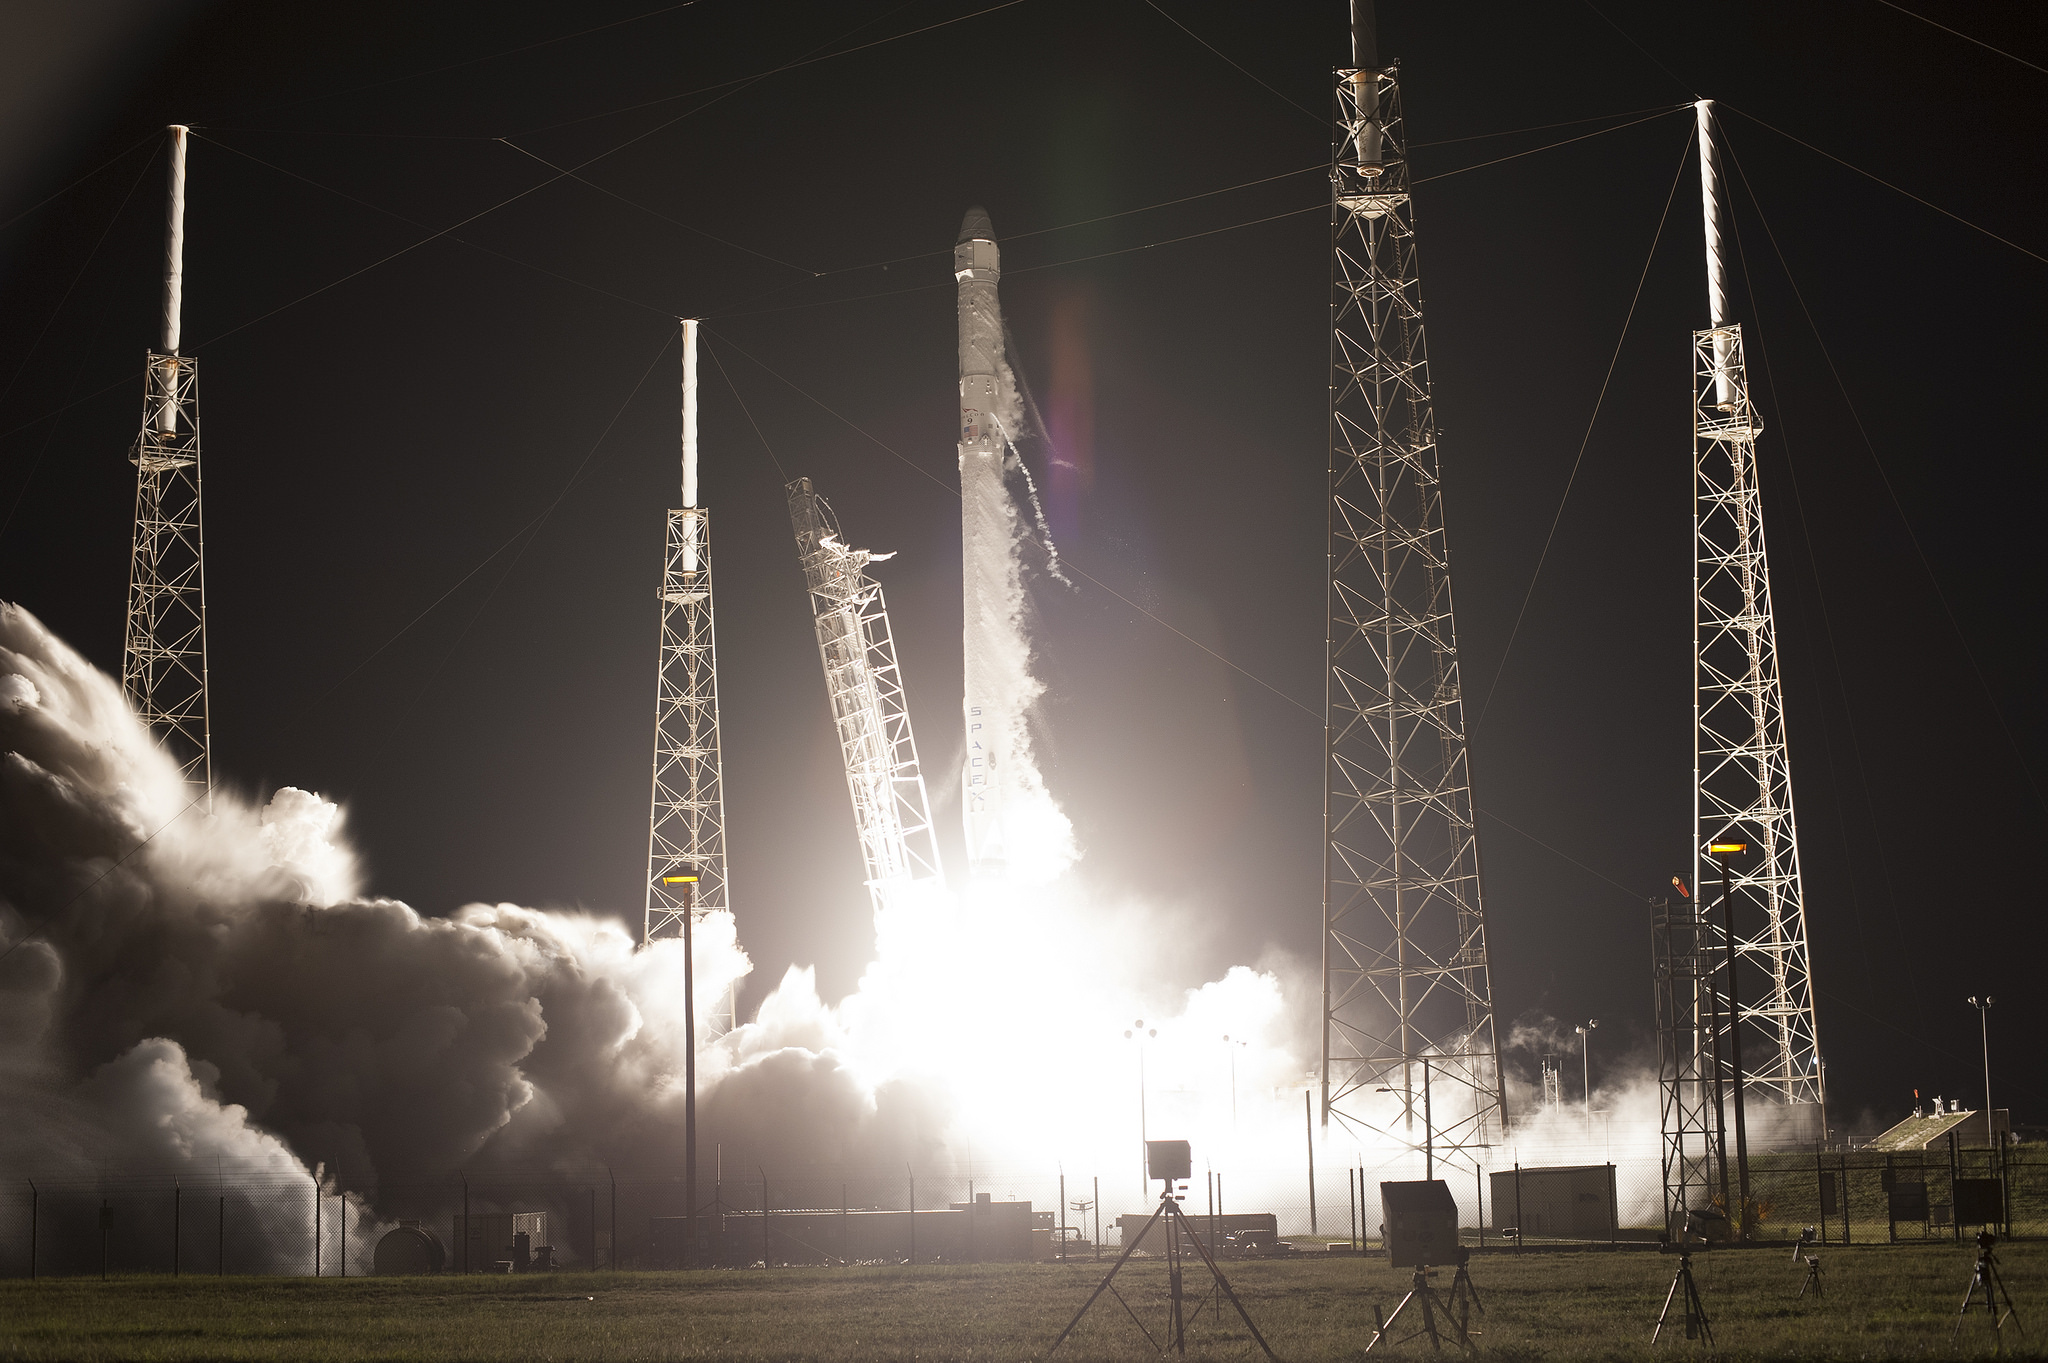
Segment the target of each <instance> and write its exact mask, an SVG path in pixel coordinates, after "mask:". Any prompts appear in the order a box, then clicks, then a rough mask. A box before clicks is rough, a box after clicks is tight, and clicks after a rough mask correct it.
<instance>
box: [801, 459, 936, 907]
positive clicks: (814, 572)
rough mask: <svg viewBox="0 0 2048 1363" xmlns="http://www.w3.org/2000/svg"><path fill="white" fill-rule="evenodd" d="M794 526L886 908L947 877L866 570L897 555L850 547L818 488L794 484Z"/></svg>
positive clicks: (843, 749) (871, 876) (853, 789)
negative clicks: (907, 891)
mask: <svg viewBox="0 0 2048 1363" xmlns="http://www.w3.org/2000/svg"><path fill="white" fill-rule="evenodd" d="M788 492H789V521H790V526H791V528H792V529H794V530H795V531H796V543H797V556H798V558H799V559H800V560H801V562H802V564H803V570H804V583H805V585H806V586H808V587H809V588H810V593H811V611H812V614H813V615H814V616H815V617H816V621H817V629H818V656H819V659H820V660H821V661H822V662H823V663H824V666H825V690H826V692H827V693H828V694H829V695H830V697H831V700H832V719H833V722H834V723H835V724H837V725H838V728H839V750H840V755H841V756H842V757H843V758H844V760H845V763H846V789H847V793H848V794H849V795H851V796H852V797H853V819H854V825H855V827H856V829H857V830H858V832H859V834H860V847H861V854H862V856H864V857H865V858H866V859H867V871H868V893H869V895H870V896H872V898H873V900H874V906H875V908H876V909H877V910H880V909H882V908H884V907H886V906H887V905H888V903H889V901H890V899H891V897H892V896H896V895H900V894H901V893H902V891H904V890H905V889H907V888H908V887H910V886H911V885H912V884H914V883H916V882H918V881H938V880H940V879H941V872H940V867H939V844H938V840H937V838H936V837H935V836H934V834H933V831H932V811H931V802H930V800H929V799H927V797H926V795H925V787H924V773H923V771H922V770H921V769H920V768H919V767H918V764H917V744H916V743H915V742H913V741H912V739H911V733H910V711H909V708H908V707H907V706H906V705H905V703H904V698H903V671H902V669H901V668H900V667H899V666H898V665H897V662H896V639H895V636H894V635H893V634H892V633H891V632H890V630H889V609H888V606H887V605H886V603H884V601H883V600H882V587H881V584H880V583H878V582H875V581H873V580H872V579H871V578H869V577H868V575H867V565H868V564H870V563H874V562H878V561H880V560H882V559H886V558H890V557H893V555H890V554H875V553H870V552H869V551H867V550H865V549H854V548H851V547H850V546H848V545H847V544H846V543H845V542H844V541H843V540H842V539H841V538H840V534H839V526H838V523H837V522H836V521H835V520H834V519H833V516H832V508H831V507H830V506H829V505H827V504H826V502H825V499H824V498H823V497H820V496H819V495H818V494H817V493H816V492H815V491H814V490H813V489H812V487H811V480H810V479H808V478H799V479H797V480H796V481H795V482H793V483H791V484H790V485H789V488H788Z"/></svg>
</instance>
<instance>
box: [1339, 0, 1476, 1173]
mask: <svg viewBox="0 0 2048 1363" xmlns="http://www.w3.org/2000/svg"><path fill="white" fill-rule="evenodd" d="M1352 58H1353V62H1354V63H1355V65H1356V67H1357V69H1355V70H1344V71H1339V72H1338V73H1337V90H1336V127H1335V136H1334V145H1333V149H1332V158H1331V168H1330V178H1331V183H1332V186H1333V191H1334V192H1333V206H1332V223H1331V226H1332V261H1333V263H1332V270H1331V304H1330V306H1331V333H1330V365H1331V375H1330V541H1329V553H1330V565H1329V573H1330V576H1329V597H1328V628H1329V642H1328V650H1329V652H1328V661H1329V667H1328V674H1327V686H1328V690H1327V693H1326V701H1325V704H1326V709H1325V719H1324V753H1325V757H1324V781H1325V785H1324V806H1323V808H1324V814H1323V819H1324V838H1325V846H1324V860H1323V1056H1322V1070H1321V1082H1322V1102H1323V1119H1324V1121H1325V1122H1326V1123H1327V1122H1328V1121H1329V1120H1330V1119H1331V1118H1332V1117H1335V1118H1337V1119H1338V1120H1339V1121H1341V1122H1343V1123H1345V1124H1347V1125H1350V1126H1354V1127H1357V1128H1361V1129H1368V1130H1381V1131H1384V1130H1387V1126H1386V1125H1385V1124H1384V1122H1383V1119H1376V1118H1375V1117H1374V1115H1373V1114H1374V1112H1375V1110H1377V1111H1379V1112H1382V1113H1383V1112H1384V1111H1385V1110H1386V1109H1385V1107H1384V1105H1383V1100H1382V1099H1381V1098H1379V1097H1377V1096H1376V1094H1375V1090H1378V1089H1381V1088H1385V1089H1389V1090H1392V1099H1393V1101H1394V1102H1396V1103H1398V1104H1399V1107H1400V1112H1399V1117H1398V1118H1397V1120H1396V1122H1395V1123H1394V1125H1395V1126H1396V1127H1397V1129H1396V1130H1394V1131H1392V1132H1390V1134H1392V1135H1394V1136H1395V1138H1396V1139H1398V1140H1402V1141H1405V1142H1408V1143H1411V1144H1414V1145H1416V1146H1418V1147H1419V1146H1420V1144H1421V1142H1422V1138H1423V1113H1422V1111H1421V1109H1422V1108H1423V1106H1424V1101H1425V1094H1424V1086H1425V1085H1426V1084H1428V1085H1432V1086H1433V1089H1432V1092H1431V1094H1430V1095H1429V1097H1430V1098H1431V1099H1433V1101H1432V1102H1431V1104H1430V1106H1431V1108H1432V1110H1433V1115H1434V1117H1435V1122H1434V1125H1435V1141H1436V1148H1437V1152H1438V1157H1439V1158H1443V1157H1445V1156H1450V1155H1456V1154H1457V1153H1459V1152H1471V1151H1473V1150H1475V1149H1476V1148H1477V1147H1481V1146H1484V1145H1487V1144H1489V1143H1491V1142H1493V1141H1495V1140H1497V1139H1498V1138H1499V1137H1500V1135H1501V1133H1502V1129H1503V1124H1504V1120H1505V1115H1506V1106H1507V1104H1506V1095H1505V1091H1504V1089H1503V1086H1502V1081H1501V1072H1500V1063H1499V1047H1498V1043H1497V1041H1496V1037H1495V1027H1494V1017H1493V992H1492V984H1491V982H1490V979H1489V972H1488V966H1487V955H1486V916H1485V911H1484V909H1483V908H1482V906H1481V902H1480V890H1479V847H1478V839H1477V832H1476V830H1475V828H1474V826H1473V818H1472V788H1471V766H1470V761H1469V758H1468V757H1467V754H1466V739H1465V714H1464V697H1463V693H1462V691H1461V689H1460V684H1459V670H1458V645H1457V633H1456V629H1455V626H1454V622H1453V617H1452V613H1451V577H1450V559H1449V551H1448V548H1447V546H1446V541H1445V535H1444V520H1443V490H1442V484H1441V482H1440V481H1439V478H1438V463H1437V449H1436V424H1435V417H1434V415H1433V413H1432V410H1431V403H1430V391H1429V361H1428V352H1427V350H1426V348H1425V346H1424V343H1423V329H1422V306H1421V297H1420V284H1419V282H1418V279H1417V276H1416V267H1415V221H1414V212H1413V205H1412V204H1411V202H1410V199H1409V193H1408V187H1409V178H1408V161H1407V156H1406V148H1405V131H1404V129H1403V126H1402V122H1401V91H1400V85H1399V82H1398V80H1397V74H1398V68H1397V67H1388V68H1386V69H1384V70H1381V69H1378V57H1377V51H1376V43H1375V41H1374V36H1373V29H1372V7H1371V0H1357V3H1355V4H1354V6H1353V52H1352ZM1425 1062H1426V1063H1425ZM1466 1158H1467V1159H1469V1158H1471V1156H1470V1154H1469V1153H1468V1154H1467V1155H1466Z"/></svg>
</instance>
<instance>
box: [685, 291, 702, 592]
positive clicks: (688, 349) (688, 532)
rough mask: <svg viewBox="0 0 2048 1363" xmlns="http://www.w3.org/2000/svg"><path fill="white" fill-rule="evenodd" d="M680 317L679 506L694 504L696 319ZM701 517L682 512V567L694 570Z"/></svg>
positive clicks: (692, 506)
mask: <svg viewBox="0 0 2048 1363" xmlns="http://www.w3.org/2000/svg"><path fill="white" fill-rule="evenodd" d="M682 321H683V509H684V511H685V512H694V511H695V510H696V508H697V319H696V318H694V317H685V318H683V319H682ZM701 519H702V518H701V517H699V516H696V515H686V516H685V517H684V522H685V525H684V531H683V571H684V572H689V573H694V572H696V571H697V539H698V525H699V523H700V521H701Z"/></svg>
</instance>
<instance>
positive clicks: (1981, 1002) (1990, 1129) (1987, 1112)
mask: <svg viewBox="0 0 2048 1363" xmlns="http://www.w3.org/2000/svg"><path fill="white" fill-rule="evenodd" d="M1970 1006H1971V1007H1972V1008H1975V1009H1976V1010H1977V1022H1978V1025H1979V1028H1980V1030H1981V1031H1982V1032H1983V1035H1984V1145H1985V1148H1986V1149H1996V1148H1997V1146H1998V1130H1997V1123H1996V1122H1995V1121H1993V1120H1992V1116H1991V996H1990V995H1989V994H1986V995H1985V996H1984V997H1983V998H1981V999H1980V998H1977V997H1976V996H1975V995H1972V996H1971V998H1970Z"/></svg>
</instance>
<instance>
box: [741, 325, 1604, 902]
mask: <svg viewBox="0 0 2048 1363" xmlns="http://www.w3.org/2000/svg"><path fill="white" fill-rule="evenodd" d="M723 340H724V343H725V344H726V345H729V346H731V347H732V348H733V349H734V350H736V351H738V352H739V353H740V354H741V355H744V356H746V358H747V359H749V360H752V361H753V362H754V363H755V364H756V365H759V366H760V367H761V368H762V369H763V370H766V371H767V372H768V373H769V374H770V375H772V376H773V377H775V378H776V379H777V380H779V381H780V382H782V383H783V384H785V385H787V386H788V387H789V388H791V389H792V390H794V391H795V392H796V393H797V394H799V395H800V396H801V397H803V398H804V399H805V400H806V401H808V402H810V403H811V404H813V405H814V406H816V407H818V408H819V409H820V410H822V411H824V412H826V413H827V414H828V415H830V416H832V417H833V418H834V419H835V420H837V421H839V422H841V423H842V424H844V425H845V426H847V427H848V428H849V429H851V430H853V431H855V432H856V433H858V434H859V435H860V436H862V437H863V438H864V439H866V440H868V441H869V442H870V443H872V444H874V445H875V446H877V447H878V448H880V449H881V450H883V451H884V452H885V453H887V454H888V455H890V456H891V457H893V458H894V459H896V460H897V461H898V462H899V463H901V464H903V465H905V466H906V467H907V468H909V469H910V470H911V471H912V472H914V473H916V474H918V475H919V476H920V477H922V478H924V479H926V480H927V481H928V482H930V483H932V484H933V485H934V486H936V487H937V488H939V489H940V491H942V492H944V493H945V494H946V496H947V497H948V498H949V499H957V498H958V496H959V492H958V490H957V489H956V488H954V487H953V486H952V485H951V484H949V483H948V482H946V480H945V479H943V478H941V477H939V476H938V475H937V474H935V473H933V472H932V471H931V470H930V469H928V468H926V467H925V466H924V465H922V464H920V463H918V462H917V461H916V460H914V459H912V458H911V457H910V456H908V455H906V454H904V453H903V452H902V451H901V450H899V449H897V448H896V447H895V446H893V445H891V444H889V443H888V442H887V441H885V440H883V439H882V438H881V437H880V436H877V435H875V434H874V433H873V432H871V431H869V430H867V429H866V428H865V427H863V426H861V425H860V423H858V422H856V421H854V420H853V419H852V418H851V417H848V416H847V415H846V414H845V413H843V412H840V411H839V410H838V409H836V408H834V407H833V406H832V405H831V404H830V403H828V402H826V401H824V400H823V399H822V398H819V397H817V396H816V395H815V394H813V393H810V392H809V391H807V390H806V389H804V388H803V387H802V386H801V385H800V384H798V383H797V382H796V381H795V380H793V379H791V378H789V377H788V376H787V375H785V374H783V373H781V372H780V371H779V370H777V369H775V368H774V367H773V366H772V365H770V364H768V363H767V362H766V361H765V360H763V359H761V358H760V357H759V356H758V355H755V354H754V353H753V352H751V351H749V350H748V349H747V348H746V347H745V346H742V345H740V344H739V343H738V342H737V341H734V340H733V339H732V337H731V336H724V337H723ZM720 372H721V373H723V372H724V370H723V367H722V366H721V369H720ZM726 382H727V383H728V384H731V383H732V378H731V376H730V375H727V376H726ZM735 392H737V389H736V388H735ZM762 443H763V444H764V445H765V444H766V441H765V439H764V440H763V442H762ZM777 472H781V466H780V464H779V463H778V465H777ZM1063 558H1064V559H1065V562H1066V564H1067V566H1068V567H1070V568H1072V569H1073V571H1074V572H1075V573H1076V574H1078V575H1079V576H1081V577H1082V578H1085V579H1086V580H1087V581H1088V582H1090V583H1092V584H1094V585H1095V586H1096V587H1098V588H1100V589H1101V590H1103V591H1105V592H1107V593H1109V595H1111V596H1113V597H1115V598H1116V599H1117V600H1118V601H1121V602H1123V603H1124V604H1125V605H1126V606H1129V607H1130V608H1131V609H1132V610H1134V611H1136V612H1137V613H1138V614H1140V615H1142V616H1144V617H1145V618H1146V619H1148V620H1150V621H1152V623H1154V624H1156V625H1158V626H1159V627H1160V628H1162V629H1164V630H1166V631H1167V632H1168V633H1170V634H1173V635H1175V636H1176V637H1178V638H1179V639H1181V640H1182V641H1183V642H1185V643H1188V644H1190V645H1192V646H1193V647H1195V648H1196V649H1198V650H1200V651H1201V652H1203V653H1206V654H1208V655H1209V656H1210V657H1211V658H1214V659H1215V660H1216V661H1217V662H1220V663H1222V664H1223V665H1224V666H1225V667H1228V668H1230V669H1231V670H1232V671H1233V672H1236V673H1238V674H1239V675H1240V676H1242V677H1244V678H1245V679H1246V680H1248V681H1251V682H1253V683H1255V684H1257V685H1259V686H1261V687H1263V688H1265V689H1266V690H1267V691H1270V692H1272V693H1273V695H1275V696H1277V697H1279V698H1280V699H1281V700H1283V701H1285V702H1286V703H1287V704H1289V705H1291V706H1293V707H1294V708H1295V709H1297V710H1299V711H1301V712H1302V713H1303V714H1305V715H1307V716H1308V717H1309V718H1310V719H1313V720H1315V721H1316V722H1317V723H1319V724H1320V723H1321V722H1322V720H1323V716H1322V713H1321V712H1320V711H1318V710H1316V709H1315V708H1314V707H1313V706H1311V705H1308V704H1307V703H1305V702H1304V701H1301V700H1299V699H1297V698H1296V697H1295V696H1293V695H1290V694H1289V693H1288V692H1287V691H1285V690H1283V689H1282V688H1280V687H1278V686H1275V685H1274V684H1273V683H1272V682H1269V681H1267V680H1266V679H1265V678H1264V677H1261V676H1260V675H1259V674H1258V673H1256V672H1253V671H1252V670H1251V669H1249V668H1247V667H1245V666H1243V665H1242V664H1240V663H1238V662H1236V661H1234V660H1232V659H1230V658H1228V657H1225V656H1224V655H1223V654H1221V653H1218V652H1217V651H1216V650H1215V649H1213V648H1210V647H1209V646H1208V645H1207V644H1204V643H1203V642H1202V641H1201V640H1199V639H1197V638H1195V637H1194V636H1193V635H1191V634H1189V633H1187V631H1185V630H1183V629H1180V628H1178V627H1177V626H1175V625H1174V624H1172V623H1171V622H1170V621H1167V620H1164V619H1161V618H1160V617H1159V616H1158V615H1156V614H1154V613H1153V612H1151V611H1149V610H1147V609H1145V607H1143V606H1141V605H1139V604H1138V603H1137V602H1135V601H1133V600H1131V598H1129V597H1128V596H1125V595H1124V594H1123V593H1122V592H1120V591H1118V590H1117V589H1116V588H1114V587H1112V586H1110V585H1109V584H1108V583H1106V582H1104V581H1103V580H1102V579H1100V578H1098V577H1096V576H1095V575H1094V574H1092V573H1090V572H1088V571H1087V570H1086V569H1084V568H1081V567H1079V566H1077V565H1076V564H1075V563H1074V561H1073V557H1072V555H1071V554H1067V555H1063ZM1474 808H1475V809H1478V811H1479V812H1480V813H1482V814H1484V815H1485V816H1486V817H1487V818H1489V819H1493V820H1495V821H1497V822H1498V823H1500V824H1501V825H1502V826H1503V827H1505V828H1507V829H1509V830H1510V831H1511V832H1514V833H1516V834H1518V835H1520V836H1521V837H1524V838H1527V839H1528V840H1529V841H1530V842H1533V843H1535V844H1536V845H1537V846H1539V847H1542V848H1543V849H1544V850H1546V851H1548V852H1551V853H1554V854H1555V855H1557V856H1559V857H1561V858H1563V859H1564V860H1566V861H1568V862H1571V863H1572V864H1573V865H1574V866H1577V867H1578V868H1579V869H1581V870H1583V871H1585V872H1587V873H1588V874H1589V875H1593V876H1597V877H1598V878H1599V879H1601V880H1604V881H1606V882H1607V883H1608V884H1610V885H1612V886H1614V887H1615V888H1616V889H1619V890H1621V891H1623V892H1624V893H1627V894H1630V895H1634V893H1635V892H1634V891H1631V890H1630V889H1629V887H1628V886H1627V885H1624V884H1623V883H1622V882H1621V881H1619V880H1616V879H1615V878H1614V877H1612V876H1610V875H1607V874H1606V873H1605V872H1603V871H1600V870H1598V869H1596V868H1594V867H1592V866H1588V865H1587V864H1586V863H1585V862H1583V861H1580V860H1579V859H1578V858H1576V857H1574V856H1572V855H1571V854H1570V853H1568V852H1566V851H1564V850H1563V849H1562V848H1559V847H1557V846H1555V845H1554V844H1552V843H1549V842H1546V841H1545V840H1544V839H1542V838H1541V837H1538V836H1537V835H1536V834H1534V833H1531V832H1530V831H1529V830H1527V829H1525V828H1523V827H1521V826H1520V825H1518V824H1515V823H1512V822H1510V821H1509V820H1507V819H1505V818H1503V817H1501V816H1500V815H1499V814H1497V813H1495V812H1494V811H1492V810H1490V809H1486V808H1483V807H1480V806H1478V805H1476V804H1475V805H1474Z"/></svg>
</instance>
